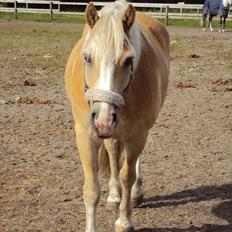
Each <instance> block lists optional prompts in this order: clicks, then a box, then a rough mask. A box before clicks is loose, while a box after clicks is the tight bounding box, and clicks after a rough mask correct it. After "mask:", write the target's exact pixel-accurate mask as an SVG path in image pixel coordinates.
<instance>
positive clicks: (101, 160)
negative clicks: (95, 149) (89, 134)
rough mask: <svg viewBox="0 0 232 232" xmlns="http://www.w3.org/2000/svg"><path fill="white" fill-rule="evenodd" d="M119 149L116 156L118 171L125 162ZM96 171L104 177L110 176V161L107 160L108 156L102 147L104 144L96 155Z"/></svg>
mask: <svg viewBox="0 0 232 232" xmlns="http://www.w3.org/2000/svg"><path fill="white" fill-rule="evenodd" d="M123 154H124V153H123V152H122V150H121V148H120V147H119V152H118V156H117V168H118V171H119V170H120V169H121V168H122V166H123V163H124V161H125V157H124V155H123ZM98 170H99V171H100V172H102V173H103V174H105V175H106V176H109V174H110V160H109V154H108V152H107V150H106V148H105V146H104V144H102V145H101V147H100V149H99V153H98Z"/></svg>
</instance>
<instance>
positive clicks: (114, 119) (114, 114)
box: [112, 113, 117, 122]
mask: <svg viewBox="0 0 232 232" xmlns="http://www.w3.org/2000/svg"><path fill="white" fill-rule="evenodd" d="M112 116H113V122H116V121H117V115H116V113H113V114H112Z"/></svg>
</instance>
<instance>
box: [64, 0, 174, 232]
mask: <svg viewBox="0 0 232 232" xmlns="http://www.w3.org/2000/svg"><path fill="white" fill-rule="evenodd" d="M85 17H86V25H85V27H84V31H83V34H82V36H81V38H80V40H79V41H78V43H77V44H76V46H75V47H74V49H73V51H72V53H71V55H70V57H69V60H68V63H67V66H66V73H65V84H66V89H67V92H68V95H69V98H70V100H71V105H72V112H73V117H74V122H75V131H76V140H77V147H78V150H79V155H80V159H81V162H82V166H83V170H84V176H85V179H84V186H83V198H84V202H85V207H86V232H95V231H96V220H95V216H96V206H97V204H98V201H99V196H100V185H99V182H98V177H97V174H98V164H99V162H98V161H99V160H101V161H102V162H100V164H99V165H101V166H102V165H103V163H104V164H105V165H104V167H103V168H106V164H107V162H106V161H107V159H105V158H106V157H108V167H110V183H109V197H108V198H107V203H108V204H111V205H115V204H118V205H119V204H120V205H119V218H118V219H117V220H116V222H115V231H116V232H124V231H133V225H132V223H131V211H132V203H134V204H136V203H139V202H140V201H141V199H142V197H143V187H142V177H141V170H140V158H139V157H140V154H141V152H142V150H143V148H144V145H145V142H146V138H147V135H148V130H149V129H150V128H151V127H152V126H153V124H154V122H155V120H156V118H157V116H158V113H159V111H160V109H161V106H162V105H163V102H164V99H165V96H166V92H167V86H168V77H169V62H170V57H169V34H168V32H167V31H166V29H165V28H164V27H163V26H162V25H161V24H160V23H159V22H158V21H157V20H155V19H153V18H152V17H151V16H148V15H146V14H143V13H136V12H135V9H134V7H133V6H132V5H131V4H128V3H127V2H126V1H124V0H119V1H116V2H113V3H107V5H106V6H105V7H104V8H102V9H101V10H100V11H99V12H97V10H96V8H95V6H94V5H93V3H89V4H88V6H87V8H86V11H85ZM99 157H100V158H101V159H100V158H99ZM104 157H105V158H104ZM103 161H104V162H103ZM99 167H100V166H99Z"/></svg>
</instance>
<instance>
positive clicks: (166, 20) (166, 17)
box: [165, 6, 169, 25]
mask: <svg viewBox="0 0 232 232" xmlns="http://www.w3.org/2000/svg"><path fill="white" fill-rule="evenodd" d="M168 10H169V6H166V9H165V25H168Z"/></svg>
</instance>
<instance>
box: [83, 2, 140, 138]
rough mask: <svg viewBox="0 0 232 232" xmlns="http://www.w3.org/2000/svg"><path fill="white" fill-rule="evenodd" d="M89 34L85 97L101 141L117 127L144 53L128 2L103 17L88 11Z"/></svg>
mask: <svg viewBox="0 0 232 232" xmlns="http://www.w3.org/2000/svg"><path fill="white" fill-rule="evenodd" d="M85 16H86V22H87V24H88V27H89V30H88V33H87V35H86V38H85V42H84V45H83V50H82V55H83V59H84V69H85V76H84V78H85V97H86V99H87V100H88V102H89V105H90V109H91V115H90V117H91V124H92V128H93V131H94V133H95V134H96V135H97V136H98V137H102V138H108V137H111V136H112V135H113V134H114V132H115V129H116V127H117V123H118V122H119V117H120V114H119V112H120V109H121V108H122V107H123V105H125V102H124V94H125V92H126V91H127V90H128V88H129V87H130V84H131V81H132V79H133V77H134V73H133V70H134V69H135V68H136V66H137V63H138V58H139V56H140V52H141V47H140V46H141V45H140V30H139V27H138V25H137V23H136V22H135V9H134V7H133V6H132V5H130V4H127V3H126V2H125V1H124V0H120V1H116V2H114V3H110V4H107V6H105V7H104V8H103V9H102V10H101V11H100V12H99V13H98V12H97V10H96V8H95V6H94V5H93V3H89V4H88V6H87V8H86V11H85Z"/></svg>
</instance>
